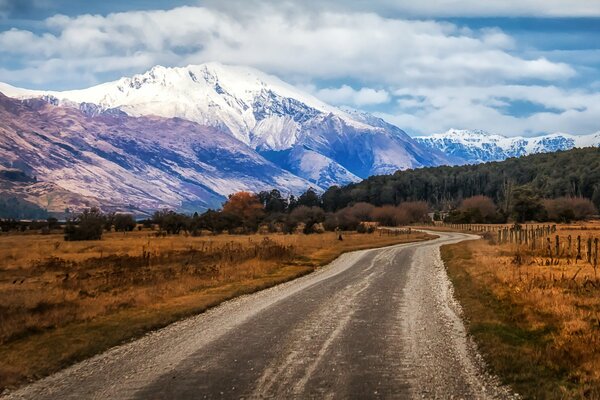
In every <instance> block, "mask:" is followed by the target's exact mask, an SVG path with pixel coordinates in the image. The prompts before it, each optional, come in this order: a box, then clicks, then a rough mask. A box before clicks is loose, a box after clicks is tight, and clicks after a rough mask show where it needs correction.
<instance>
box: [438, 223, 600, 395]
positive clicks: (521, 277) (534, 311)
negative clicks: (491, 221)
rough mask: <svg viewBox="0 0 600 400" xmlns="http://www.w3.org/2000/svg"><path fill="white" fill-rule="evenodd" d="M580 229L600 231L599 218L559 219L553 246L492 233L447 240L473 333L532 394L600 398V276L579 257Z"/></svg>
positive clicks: (508, 379) (503, 373)
mask: <svg viewBox="0 0 600 400" xmlns="http://www.w3.org/2000/svg"><path fill="white" fill-rule="evenodd" d="M556 235H558V236H559V242H560V249H559V251H558V252H557V251H556V249H554V243H555V239H556ZM578 235H579V236H581V238H582V242H584V243H587V239H588V237H592V238H596V237H599V238H600V224H599V223H587V224H578V225H577V224H575V225H568V226H567V225H559V226H558V230H557V232H556V233H553V234H551V235H550V238H551V243H552V247H553V254H548V253H547V250H546V249H544V248H542V249H536V250H531V245H530V246H526V245H521V246H517V245H515V244H503V245H496V244H492V243H489V242H488V241H486V240H479V241H471V242H464V243H459V244H455V245H450V246H444V247H443V248H442V257H443V259H444V261H445V263H446V267H447V269H448V272H449V275H450V277H451V279H452V281H453V283H454V286H455V293H456V296H457V298H458V300H459V301H460V303H461V304H462V307H463V310H464V313H465V317H466V319H467V322H468V327H469V330H470V332H471V334H472V335H473V336H474V338H475V340H476V342H477V343H478V345H479V347H480V349H481V350H482V352H483V354H484V356H485V358H486V361H487V362H488V364H489V365H490V367H491V369H492V370H493V371H494V372H495V373H496V374H498V375H499V376H500V377H501V379H502V380H503V381H504V382H505V383H508V384H510V385H512V386H513V387H514V388H515V390H516V391H517V392H518V393H520V394H522V395H523V396H524V397H525V398H532V399H572V398H586V399H598V398H600V280H599V279H597V277H596V276H597V271H596V270H595V268H594V266H593V260H592V262H591V263H590V262H588V261H587V259H586V257H585V256H584V257H583V259H577V257H576V254H577V251H576V238H577V236H578ZM569 236H571V239H572V240H571V246H570V248H569V245H568V243H569V241H568V237H569ZM582 253H585V249H584V250H582Z"/></svg>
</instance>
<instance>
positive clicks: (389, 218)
mask: <svg viewBox="0 0 600 400" xmlns="http://www.w3.org/2000/svg"><path fill="white" fill-rule="evenodd" d="M371 218H372V219H373V220H374V221H376V222H378V223H379V224H380V225H382V226H398V225H401V224H403V223H404V222H405V221H407V220H408V215H407V214H406V211H402V212H401V211H400V210H399V209H398V208H397V207H394V206H383V207H377V208H375V209H374V210H373V212H372V213H371Z"/></svg>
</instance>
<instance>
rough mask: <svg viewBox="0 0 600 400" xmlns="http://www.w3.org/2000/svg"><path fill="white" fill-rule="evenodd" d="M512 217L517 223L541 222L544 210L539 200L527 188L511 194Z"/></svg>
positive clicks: (543, 218) (544, 214)
mask: <svg viewBox="0 0 600 400" xmlns="http://www.w3.org/2000/svg"><path fill="white" fill-rule="evenodd" d="M511 204H512V216H513V218H514V219H515V221H517V222H525V221H534V220H537V221H543V220H545V219H546V212H545V211H546V210H545V209H544V205H543V204H542V202H541V200H540V198H539V197H538V196H536V195H535V194H534V193H533V191H532V190H531V189H529V188H518V189H515V190H513V192H512V199H511Z"/></svg>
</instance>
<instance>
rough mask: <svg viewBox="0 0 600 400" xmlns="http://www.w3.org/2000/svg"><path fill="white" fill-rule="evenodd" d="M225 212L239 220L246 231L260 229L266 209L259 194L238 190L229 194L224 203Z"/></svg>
mask: <svg viewBox="0 0 600 400" xmlns="http://www.w3.org/2000/svg"><path fill="white" fill-rule="evenodd" d="M223 214H227V215H229V216H230V217H232V218H233V219H235V220H237V221H239V226H241V227H243V228H244V230H245V231H247V232H250V231H252V232H254V231H256V230H257V229H258V225H259V224H260V221H261V219H262V218H263V217H264V215H265V210H264V207H263V204H262V203H261V202H260V199H259V197H258V196H257V195H255V194H254V193H250V192H238V193H234V194H232V195H230V196H229V199H228V200H227V202H226V203H225V204H224V205H223Z"/></svg>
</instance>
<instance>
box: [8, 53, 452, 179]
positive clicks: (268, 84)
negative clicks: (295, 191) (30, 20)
mask: <svg viewBox="0 0 600 400" xmlns="http://www.w3.org/2000/svg"><path fill="white" fill-rule="evenodd" d="M0 91H5V93H7V94H9V95H11V96H14V97H18V98H32V97H42V98H44V99H45V100H46V101H49V102H52V103H53V104H59V105H65V106H71V107H76V108H80V109H81V110H83V111H85V112H86V113H88V114H92V115H94V114H97V113H99V112H107V111H110V112H117V111H116V110H118V111H121V112H124V113H126V114H128V115H131V116H148V115H157V116H162V117H168V118H171V117H178V118H183V119H187V120H190V121H193V122H197V123H200V124H202V125H207V126H212V127H215V128H218V129H219V130H222V131H226V132H228V133H229V134H230V135H231V136H232V137H233V138H235V139H237V140H239V141H241V142H242V143H244V144H246V145H248V146H250V147H251V148H253V149H255V150H257V151H258V152H259V153H261V154H263V155H265V156H266V157H268V158H269V159H270V160H272V161H273V162H275V163H277V164H278V165H279V166H280V167H282V168H286V169H288V170H289V171H290V172H292V173H294V174H295V175H298V176H300V177H301V178H304V179H307V180H308V181H310V182H312V183H313V184H315V185H317V186H320V187H323V188H325V187H327V186H329V185H331V184H346V183H349V182H353V181H358V180H360V178H366V177H367V176H370V175H373V174H382V173H392V172H394V171H396V170H398V169H407V168H417V167H422V166H432V165H440V164H444V163H448V159H447V158H446V157H445V156H444V155H443V154H442V153H440V152H437V151H425V149H424V148H423V147H422V146H420V145H419V144H418V143H416V142H415V141H414V140H412V139H411V138H410V137H409V136H408V135H406V133H404V132H403V131H402V130H401V129H399V128H397V127H395V126H392V125H390V124H386V123H384V122H383V121H381V120H377V119H375V118H374V117H372V118H373V119H372V120H371V119H370V118H368V117H366V116H364V115H359V114H358V113H349V112H346V111H342V110H339V109H337V108H335V107H332V106H329V105H327V104H325V103H323V102H322V101H320V100H318V99H316V98H315V97H313V96H311V95H309V94H306V93H303V92H302V91H300V90H298V89H296V88H294V87H293V86H291V85H288V84H286V83H285V82H283V81H281V80H279V79H278V78H275V77H273V76H270V75H267V74H264V73H262V72H260V71H257V70H254V69H250V68H244V67H233V66H225V65H221V64H217V63H208V64H202V65H195V66H194V65H191V66H188V67H185V68H165V67H160V66H157V67H154V68H152V69H151V70H150V71H148V72H146V73H144V74H141V75H135V76H133V77H131V78H121V79H120V80H118V81H115V82H110V83H106V84H102V85H99V86H95V87H92V88H89V89H84V90H75V91H66V92H43V91H28V90H24V89H17V88H13V87H10V86H8V85H0Z"/></svg>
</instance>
